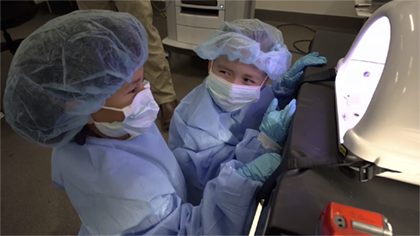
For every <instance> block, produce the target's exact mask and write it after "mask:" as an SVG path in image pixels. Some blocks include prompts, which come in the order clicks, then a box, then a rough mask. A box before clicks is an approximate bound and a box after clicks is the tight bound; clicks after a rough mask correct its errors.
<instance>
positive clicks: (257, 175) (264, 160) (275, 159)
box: [236, 153, 281, 182]
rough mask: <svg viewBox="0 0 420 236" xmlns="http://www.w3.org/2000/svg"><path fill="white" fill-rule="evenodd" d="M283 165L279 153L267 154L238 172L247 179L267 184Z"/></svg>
mask: <svg viewBox="0 0 420 236" xmlns="http://www.w3.org/2000/svg"><path fill="white" fill-rule="evenodd" d="M280 163H281V156H280V155H279V154H277V153H266V154H263V155H261V156H259V157H258V158H256V159H255V160H253V161H251V162H250V163H248V164H246V165H244V166H243V167H242V168H240V169H238V170H237V171H236V172H237V173H238V174H239V175H240V176H242V177H245V178H247V179H250V180H253V181H260V182H265V181H266V180H267V179H268V178H269V177H270V175H272V174H273V172H274V171H275V170H276V169H277V167H278V166H279V165H280Z"/></svg>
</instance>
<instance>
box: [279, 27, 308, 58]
mask: <svg viewBox="0 0 420 236" xmlns="http://www.w3.org/2000/svg"><path fill="white" fill-rule="evenodd" d="M285 26H299V27H303V28H305V29H307V30H309V31H311V32H313V33H316V30H314V29H312V28H311V27H308V26H306V25H301V24H292V23H287V24H281V25H278V26H277V29H280V28H281V27H285ZM311 41H312V40H309V39H303V40H296V41H294V42H293V47H294V48H295V49H296V50H297V51H290V52H291V53H295V54H300V55H307V54H308V52H305V51H303V50H302V49H300V48H299V47H298V46H297V45H296V44H298V43H303V42H311Z"/></svg>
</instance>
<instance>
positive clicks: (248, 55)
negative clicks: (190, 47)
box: [194, 19, 292, 80]
mask: <svg viewBox="0 0 420 236" xmlns="http://www.w3.org/2000/svg"><path fill="white" fill-rule="evenodd" d="M194 51H195V52H196V53H197V55H198V56H199V57H201V58H202V59H205V60H214V59H216V58H218V57H219V56H221V55H226V56H227V57H228V59H229V60H230V61H235V60H238V59H239V61H240V62H242V63H245V64H252V65H254V66H256V67H257V68H258V69H260V70H261V71H264V72H265V73H267V75H268V76H269V77H270V78H271V79H273V80H275V79H278V78H279V77H280V76H281V75H282V74H284V73H286V71H287V70H288V69H289V68H290V64H291V61H292V54H291V53H290V52H289V50H288V49H287V46H286V45H285V44H284V40H283V35H282V34H281V31H280V30H278V29H277V28H275V27H273V26H271V25H268V24H266V23H264V22H261V21H260V20H257V19H248V20H234V21H232V22H224V23H222V25H221V26H220V28H219V29H218V30H216V31H215V32H214V33H213V34H212V35H211V36H210V37H209V38H208V39H207V40H206V41H205V42H204V43H202V44H200V45H198V46H197V48H195V50H194Z"/></svg>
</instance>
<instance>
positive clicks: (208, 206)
mask: <svg viewBox="0 0 420 236" xmlns="http://www.w3.org/2000/svg"><path fill="white" fill-rule="evenodd" d="M147 56H148V48H147V33H146V31H145V29H144V28H143V26H142V25H141V23H140V22H139V21H138V20H137V19H136V18H134V17H133V16H132V15H130V14H127V13H116V12H110V11H75V12H72V13H70V14H68V15H65V16H61V17H57V18H55V19H53V20H51V21H49V22H47V23H46V24H45V25H43V26H42V27H41V28H39V29H37V30H36V31H35V32H34V33H32V34H31V35H30V36H28V37H27V38H26V39H25V40H24V41H23V42H22V44H21V45H20V46H19V49H18V50H17V52H16V54H15V55H14V57H13V61H12V64H11V66H10V71H9V77H8V80H7V86H6V93H5V96H4V107H5V113H6V120H7V122H8V123H9V124H10V125H11V127H12V128H13V129H14V130H15V131H16V132H17V133H19V134H20V135H21V136H23V137H24V138H26V139H28V140H30V141H32V142H33V143H35V144H38V145H41V146H46V147H51V148H52V149H53V152H52V157H51V171H52V173H51V176H52V180H53V183H54V185H55V186H56V187H57V188H60V189H63V190H65V191H66V193H67V195H68V197H69V199H70V201H71V203H72V205H73V207H74V208H75V210H76V211H77V213H78V215H79V217H80V220H81V222H82V226H81V227H80V231H79V234H80V235H244V234H246V230H247V229H249V227H250V222H248V221H247V216H252V215H253V212H255V209H256V203H255V200H254V197H253V196H254V195H255V192H256V191H257V189H258V188H259V187H261V185H262V182H264V180H265V179H266V177H267V176H270V175H271V174H272V173H273V171H274V169H275V168H276V167H277V166H278V165H279V164H280V161H279V159H278V158H277V157H276V156H272V155H262V156H261V157H260V158H257V159H255V160H254V161H252V162H250V163H248V164H246V165H244V164H243V163H240V162H238V161H235V160H231V161H229V162H225V163H223V165H221V166H220V169H219V173H218V174H217V176H215V178H213V179H212V180H211V181H209V184H208V185H207V186H205V196H204V197H203V200H202V202H201V204H200V205H198V206H193V205H192V204H190V203H188V202H187V197H186V195H187V189H186V185H185V179H184V175H183V173H182V171H181V168H180V167H179V164H178V162H177V161H176V159H175V157H174V155H173V153H172V152H171V150H170V149H169V148H168V146H167V145H166V142H165V140H164V139H163V137H162V135H161V133H160V132H159V129H158V128H157V127H156V125H155V124H154V121H155V119H156V116H157V113H158V106H157V104H156V102H155V100H154V99H153V96H152V94H151V91H150V87H149V84H148V82H146V81H144V80H143V65H144V62H145V61H146V59H147ZM196 140H197V141H200V142H201V141H203V140H202V139H200V137H196ZM27 158H31V157H30V156H28V157H27ZM46 158H47V157H46ZM267 166H269V167H271V168H266V167H267ZM63 214H64V213H63Z"/></svg>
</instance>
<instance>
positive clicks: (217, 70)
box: [209, 56, 268, 88]
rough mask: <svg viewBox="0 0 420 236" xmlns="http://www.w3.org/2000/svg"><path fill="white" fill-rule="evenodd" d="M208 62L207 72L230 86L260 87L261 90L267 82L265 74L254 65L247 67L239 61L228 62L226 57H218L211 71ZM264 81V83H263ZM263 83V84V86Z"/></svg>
mask: <svg viewBox="0 0 420 236" xmlns="http://www.w3.org/2000/svg"><path fill="white" fill-rule="evenodd" d="M211 64H212V63H211V61H210V62H209V71H210V70H212V71H213V73H214V74H216V75H217V76H219V77H220V78H222V79H224V80H226V81H228V82H229V83H232V84H238V85H248V86H261V87H262V88H263V87H264V86H265V84H266V83H267V82H268V78H267V79H265V78H266V76H267V75H266V73H265V72H263V71H261V70H259V69H258V68H257V67H255V66H254V65H247V64H244V63H242V62H239V60H236V61H229V59H228V58H227V57H226V56H220V57H218V58H217V59H216V60H214V61H213V69H212V68H211V66H212V65H211ZM264 80H265V81H264ZM263 83H264V84H263Z"/></svg>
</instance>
